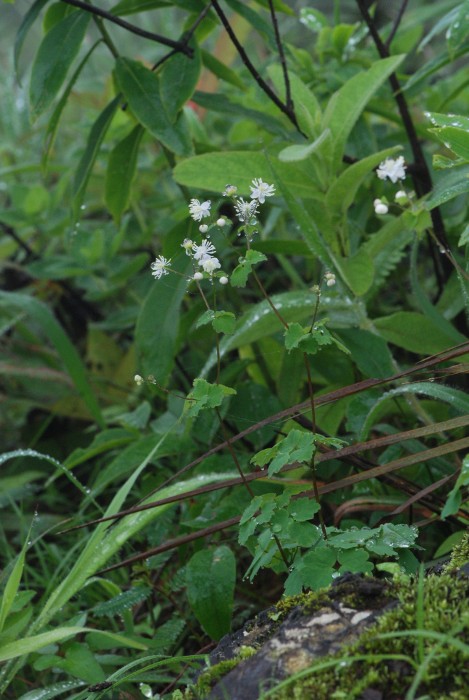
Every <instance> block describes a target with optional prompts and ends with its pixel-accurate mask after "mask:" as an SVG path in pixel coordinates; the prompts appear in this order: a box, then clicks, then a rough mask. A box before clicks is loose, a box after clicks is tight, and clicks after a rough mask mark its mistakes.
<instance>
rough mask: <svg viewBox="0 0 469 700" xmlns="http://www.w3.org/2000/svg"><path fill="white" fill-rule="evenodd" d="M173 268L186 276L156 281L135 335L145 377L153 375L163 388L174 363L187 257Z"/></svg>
mask: <svg viewBox="0 0 469 700" xmlns="http://www.w3.org/2000/svg"><path fill="white" fill-rule="evenodd" d="M172 268H173V269H174V270H176V271H178V272H180V273H182V275H183V276H182V277H179V276H178V275H167V276H165V277H163V278H162V279H161V280H155V282H154V285H153V287H152V288H151V291H150V293H149V294H148V296H147V298H146V299H145V301H144V302H143V306H142V309H141V311H140V315H139V317H138V319H137V327H136V331H135V341H136V354H137V359H138V366H139V367H140V368H141V370H142V374H143V375H144V376H148V375H149V374H152V375H153V376H154V377H155V378H156V380H157V381H158V383H159V384H162V385H163V386H164V385H165V384H166V382H167V380H168V377H169V373H170V372H171V369H172V367H173V363H174V348H175V343H176V338H177V334H178V328H179V314H180V305H181V302H182V298H183V296H184V294H185V292H186V289H187V280H186V275H188V274H189V269H190V262H189V261H188V258H187V256H186V255H180V256H179V258H178V259H176V260H174V262H173V263H172Z"/></svg>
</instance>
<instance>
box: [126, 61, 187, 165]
mask: <svg viewBox="0 0 469 700" xmlns="http://www.w3.org/2000/svg"><path fill="white" fill-rule="evenodd" d="M116 77H117V80H118V82H119V85H120V87H121V90H122V92H123V93H124V95H125V98H126V100H127V101H128V104H129V107H130V109H131V110H132V112H133V114H134V115H135V117H136V118H137V119H138V121H139V122H140V124H142V126H144V127H145V128H146V129H148V131H149V132H150V133H151V134H153V136H155V138H157V139H158V141H161V143H162V144H163V145H164V146H165V147H166V148H168V149H169V150H170V151H173V152H174V153H176V154H177V155H181V156H188V155H190V153H191V143H190V138H189V134H188V133H187V131H186V129H185V128H184V120H183V115H182V114H180V115H179V117H178V118H177V119H176V121H174V122H173V121H172V118H174V116H175V115H172V114H168V113H167V111H166V109H165V105H164V103H163V101H162V99H161V94H160V79H159V77H158V76H157V75H155V73H153V72H152V71H151V70H150V69H149V68H146V67H145V66H144V65H143V64H142V63H139V61H132V60H131V59H129V58H122V57H121V58H118V59H117V61H116Z"/></svg>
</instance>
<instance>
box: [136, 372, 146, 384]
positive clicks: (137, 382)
mask: <svg viewBox="0 0 469 700" xmlns="http://www.w3.org/2000/svg"><path fill="white" fill-rule="evenodd" d="M144 381H145V380H144V379H143V377H141V376H140V375H139V374H136V375H135V377H134V382H135V384H136V385H137V386H141V385H142V384H143V382H144Z"/></svg>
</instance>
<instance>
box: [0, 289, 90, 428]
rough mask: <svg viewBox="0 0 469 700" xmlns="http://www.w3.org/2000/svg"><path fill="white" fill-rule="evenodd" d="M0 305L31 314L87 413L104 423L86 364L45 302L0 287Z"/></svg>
mask: <svg viewBox="0 0 469 700" xmlns="http://www.w3.org/2000/svg"><path fill="white" fill-rule="evenodd" d="M0 306H4V307H6V308H8V309H12V308H14V309H17V310H18V311H20V312H23V313H27V314H29V315H31V316H32V317H33V318H34V319H35V321H36V323H38V324H39V325H40V327H41V329H42V331H43V332H44V334H45V335H46V336H47V337H48V338H49V340H50V342H51V343H52V344H53V345H54V347H55V349H56V350H57V352H58V353H59V355H60V358H61V360H62V362H63V364H64V366H65V368H66V370H67V372H68V373H69V374H70V377H71V379H72V381H73V383H74V384H75V387H76V389H77V392H78V394H79V395H80V397H81V398H82V399H83V401H84V403H85V405H86V406H87V408H88V410H89V412H90V414H91V415H92V416H93V418H94V419H95V420H96V422H97V423H98V425H99V426H100V427H103V418H102V415H101V410H100V408H99V406H98V402H97V400H96V397H95V395H94V393H93V391H92V389H91V387H90V385H89V383H88V379H87V376H86V369H85V366H84V364H83V362H82V360H81V358H80V356H79V354H78V352H77V350H76V348H75V346H74V345H73V343H72V342H71V340H70V339H69V337H68V336H67V334H66V333H65V331H64V330H63V328H62V326H61V325H60V324H59V322H58V321H57V320H56V318H55V316H54V315H53V314H52V312H51V311H50V309H49V308H48V307H47V306H46V304H43V303H42V302H41V301H39V300H38V299H35V298H34V297H30V296H27V295H26V294H19V293H17V292H2V291H0Z"/></svg>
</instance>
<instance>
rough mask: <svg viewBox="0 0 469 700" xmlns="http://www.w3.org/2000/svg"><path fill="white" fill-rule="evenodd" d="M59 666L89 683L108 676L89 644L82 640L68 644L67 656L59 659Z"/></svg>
mask: <svg viewBox="0 0 469 700" xmlns="http://www.w3.org/2000/svg"><path fill="white" fill-rule="evenodd" d="M57 666H58V668H61V669H62V670H63V671H65V672H66V673H67V674H69V675H71V676H75V678H80V679H81V680H84V681H86V682H87V683H99V682H101V681H103V680H104V679H105V678H106V675H105V673H104V671H103V669H102V668H101V666H100V665H99V663H98V661H97V659H96V657H95V655H94V653H93V652H92V651H91V649H90V648H89V646H88V645H87V644H82V643H80V642H71V643H68V644H67V647H66V649H65V658H64V659H61V660H60V661H58V662H57Z"/></svg>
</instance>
